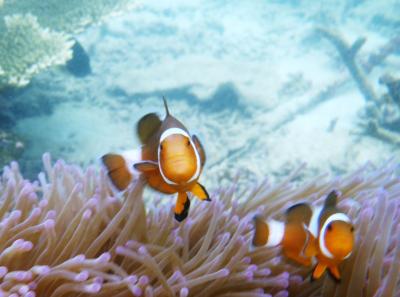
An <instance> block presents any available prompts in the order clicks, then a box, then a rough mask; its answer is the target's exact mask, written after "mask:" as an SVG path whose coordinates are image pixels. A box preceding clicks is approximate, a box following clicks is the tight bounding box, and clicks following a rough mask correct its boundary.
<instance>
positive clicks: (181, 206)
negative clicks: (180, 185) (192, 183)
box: [175, 192, 190, 222]
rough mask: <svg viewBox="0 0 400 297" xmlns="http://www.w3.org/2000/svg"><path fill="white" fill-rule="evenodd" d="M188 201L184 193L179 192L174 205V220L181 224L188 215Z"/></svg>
mask: <svg viewBox="0 0 400 297" xmlns="http://www.w3.org/2000/svg"><path fill="white" fill-rule="evenodd" d="M189 208H190V200H189V198H188V195H187V194H186V193H185V192H179V193H178V198H177V200H176V204H175V219H176V220H177V221H178V222H182V221H183V220H184V219H186V217H187V216H188V214H189Z"/></svg>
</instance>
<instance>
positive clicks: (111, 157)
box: [101, 154, 133, 191]
mask: <svg viewBox="0 0 400 297" xmlns="http://www.w3.org/2000/svg"><path fill="white" fill-rule="evenodd" d="M101 160H102V163H103V165H104V167H105V168H106V171H107V175H108V177H109V178H110V181H111V183H112V184H113V185H114V186H115V187H116V188H117V189H118V190H119V191H123V190H125V189H126V188H127V187H128V186H129V184H130V183H131V181H132V179H133V175H132V172H131V171H130V170H129V168H128V166H127V162H126V160H125V158H124V157H123V156H122V155H118V154H106V155H104V156H103V157H101Z"/></svg>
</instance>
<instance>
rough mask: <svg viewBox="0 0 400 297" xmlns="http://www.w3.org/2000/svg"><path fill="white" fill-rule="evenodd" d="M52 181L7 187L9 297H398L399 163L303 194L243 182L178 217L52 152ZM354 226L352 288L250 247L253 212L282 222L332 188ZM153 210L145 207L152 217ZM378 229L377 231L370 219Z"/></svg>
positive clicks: (1, 240)
mask: <svg viewBox="0 0 400 297" xmlns="http://www.w3.org/2000/svg"><path fill="white" fill-rule="evenodd" d="M43 160H44V168H45V172H46V173H40V174H39V176H38V181H34V182H30V181H28V180H25V179H24V178H23V177H22V176H21V174H20V172H19V168H18V165H17V163H15V162H14V163H12V164H11V166H10V167H5V169H4V172H3V176H2V178H1V183H0V195H1V199H0V202H1V204H0V220H1V222H0V235H1V236H0V293H2V295H3V296H35V295H36V296H53V297H55V296H75V295H76V294H79V296H88V295H92V296H132V295H133V296H181V297H183V296H196V297H201V296H205V297H207V296H233V297H234V296H237V297H239V296H248V297H262V296H263V297H267V296H276V297H282V296H289V294H290V295H292V296H385V297H388V296H397V295H398V294H399V293H400V286H399V285H398V281H399V277H400V275H399V271H400V269H399V265H400V264H399V263H400V241H399V239H398V234H399V231H400V198H399V194H400V179H399V176H398V175H397V174H396V170H397V166H396V164H393V163H391V162H389V163H388V164H386V165H385V166H383V167H382V168H378V169H377V168H374V167H373V166H372V165H370V164H368V165H366V166H365V167H363V168H361V169H360V170H358V171H357V172H354V173H353V174H352V175H350V176H347V177H344V178H333V179H330V180H329V179H327V177H326V176H319V177H317V178H315V180H313V181H310V182H309V183H307V184H305V185H303V186H296V185H295V184H293V183H292V182H291V181H292V180H293V179H294V178H295V177H296V175H297V174H298V173H299V171H296V172H294V173H293V174H292V175H290V176H288V177H287V179H285V180H284V181H283V182H281V183H280V184H277V185H275V186H271V185H269V184H268V182H264V183H262V184H261V186H259V187H257V188H255V189H254V190H252V191H249V192H244V193H239V192H237V190H236V189H235V181H233V182H232V186H231V187H230V188H227V189H220V190H218V191H216V192H214V193H213V194H212V199H213V201H212V202H211V203H210V204H204V203H203V204H202V203H195V205H193V209H192V212H191V214H190V218H188V219H187V220H186V221H185V222H184V223H182V224H179V223H177V222H175V221H174V219H173V215H172V214H173V204H174V201H171V200H169V198H167V197H166V198H165V199H164V198H163V199H161V198H160V197H155V198H146V199H145V200H144V199H143V187H144V184H143V182H142V181H141V180H138V181H137V182H136V183H134V184H132V186H131V187H130V189H129V190H128V192H127V193H125V194H124V195H120V196H121V197H117V196H115V195H114V193H113V192H112V191H111V189H110V188H109V186H108V183H107V180H106V177H105V175H104V172H102V171H100V172H97V171H96V170H95V169H94V168H91V167H89V168H88V169H87V170H85V171H84V170H82V169H81V168H80V167H78V166H74V165H68V164H65V163H64V162H62V161H57V162H56V163H55V165H54V166H53V165H52V164H51V161H50V156H49V155H47V154H46V155H44V157H43ZM333 188H335V189H338V190H339V191H340V192H341V200H340V207H341V208H342V209H343V210H345V211H346V212H347V213H348V214H349V215H350V216H351V217H352V218H353V219H354V221H355V225H356V232H357V247H356V252H355V254H354V255H353V256H352V257H351V258H350V259H349V261H347V262H346V263H345V265H343V267H342V271H343V280H342V282H341V283H340V284H335V283H334V282H332V280H331V279H330V278H329V277H325V278H324V279H323V280H321V281H317V282H314V283H310V282H309V280H308V279H307V275H308V274H309V272H310V270H311V268H301V267H298V266H297V265H295V264H293V263H289V262H288V261H287V260H286V259H285V258H283V257H281V255H280V253H279V249H268V248H260V249H255V250H252V249H251V247H250V241H251V232H252V225H251V220H252V217H253V216H254V214H255V213H262V214H263V215H265V216H272V217H277V218H279V215H280V214H282V210H283V209H285V208H286V207H287V206H288V205H290V204H292V203H295V202H297V201H300V200H307V201H310V202H316V203H319V202H320V201H321V199H323V197H324V196H325V194H326V193H327V192H328V191H330V190H331V189H333ZM146 208H147V210H146ZM371 222H372V223H371Z"/></svg>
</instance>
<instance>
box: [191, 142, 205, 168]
mask: <svg viewBox="0 0 400 297" xmlns="http://www.w3.org/2000/svg"><path fill="white" fill-rule="evenodd" d="M192 140H193V143H194V146H195V147H196V150H197V152H198V153H199V156H200V164H201V166H204V164H205V163H206V152H205V151H204V148H203V145H202V144H201V142H200V140H199V138H198V137H197V136H196V135H192Z"/></svg>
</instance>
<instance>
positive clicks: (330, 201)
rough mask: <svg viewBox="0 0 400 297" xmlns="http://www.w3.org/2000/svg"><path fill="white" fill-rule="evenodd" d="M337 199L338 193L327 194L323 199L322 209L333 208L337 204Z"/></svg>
mask: <svg viewBox="0 0 400 297" xmlns="http://www.w3.org/2000/svg"><path fill="white" fill-rule="evenodd" d="M337 198H338V192H337V191H335V190H333V191H332V192H330V193H329V194H328V196H327V197H326V199H325V203H324V207H325V208H327V207H335V206H336V203H337Z"/></svg>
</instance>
